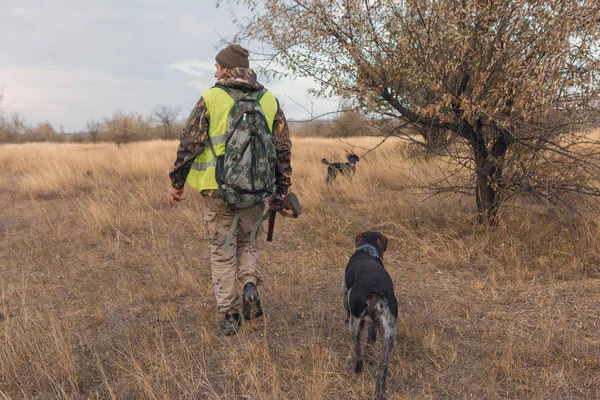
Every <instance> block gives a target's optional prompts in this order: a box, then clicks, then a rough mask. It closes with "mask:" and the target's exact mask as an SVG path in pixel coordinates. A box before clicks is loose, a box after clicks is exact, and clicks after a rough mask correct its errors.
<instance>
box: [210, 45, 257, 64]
mask: <svg viewBox="0 0 600 400" xmlns="http://www.w3.org/2000/svg"><path fill="white" fill-rule="evenodd" d="M215 60H217V62H218V63H219V64H220V65H221V67H224V68H236V67H244V68H249V67H250V63H249V62H248V50H246V49H245V48H243V47H242V46H240V45H239V44H230V45H229V46H227V47H225V48H224V49H223V50H221V51H220V52H219V53H218V54H217V56H216V57H215Z"/></svg>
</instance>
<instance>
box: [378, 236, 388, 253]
mask: <svg viewBox="0 0 600 400" xmlns="http://www.w3.org/2000/svg"><path fill="white" fill-rule="evenodd" d="M387 245H388V239H387V238H386V237H385V236H384V235H383V234H381V233H377V247H378V248H379V251H380V252H381V254H383V252H384V251H385V250H386V249H387Z"/></svg>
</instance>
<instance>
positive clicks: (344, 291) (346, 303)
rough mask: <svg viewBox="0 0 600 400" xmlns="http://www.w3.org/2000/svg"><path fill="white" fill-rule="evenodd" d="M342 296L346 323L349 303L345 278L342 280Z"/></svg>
mask: <svg viewBox="0 0 600 400" xmlns="http://www.w3.org/2000/svg"><path fill="white" fill-rule="evenodd" d="M342 297H343V298H344V310H345V311H346V321H345V322H346V323H348V318H349V317H350V305H349V304H348V288H347V287H346V279H344V280H343V281H342Z"/></svg>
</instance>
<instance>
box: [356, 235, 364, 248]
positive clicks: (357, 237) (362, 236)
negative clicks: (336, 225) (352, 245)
mask: <svg viewBox="0 0 600 400" xmlns="http://www.w3.org/2000/svg"><path fill="white" fill-rule="evenodd" d="M364 238H365V234H364V232H363V233H359V234H358V235H356V247H358V246H360V245H361V243H362V241H363V239H364Z"/></svg>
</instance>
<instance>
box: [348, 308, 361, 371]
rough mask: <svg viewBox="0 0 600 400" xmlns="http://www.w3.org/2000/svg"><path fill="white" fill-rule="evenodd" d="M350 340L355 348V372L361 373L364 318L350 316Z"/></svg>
mask: <svg viewBox="0 0 600 400" xmlns="http://www.w3.org/2000/svg"><path fill="white" fill-rule="evenodd" d="M349 325H350V338H351V340H352V344H353V346H354V372H355V373H357V374H358V373H359V372H360V371H361V370H362V366H363V360H362V354H361V349H360V333H361V331H362V328H363V325H364V319H363V318H362V317H358V318H357V317H355V316H354V315H350V324H349Z"/></svg>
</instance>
